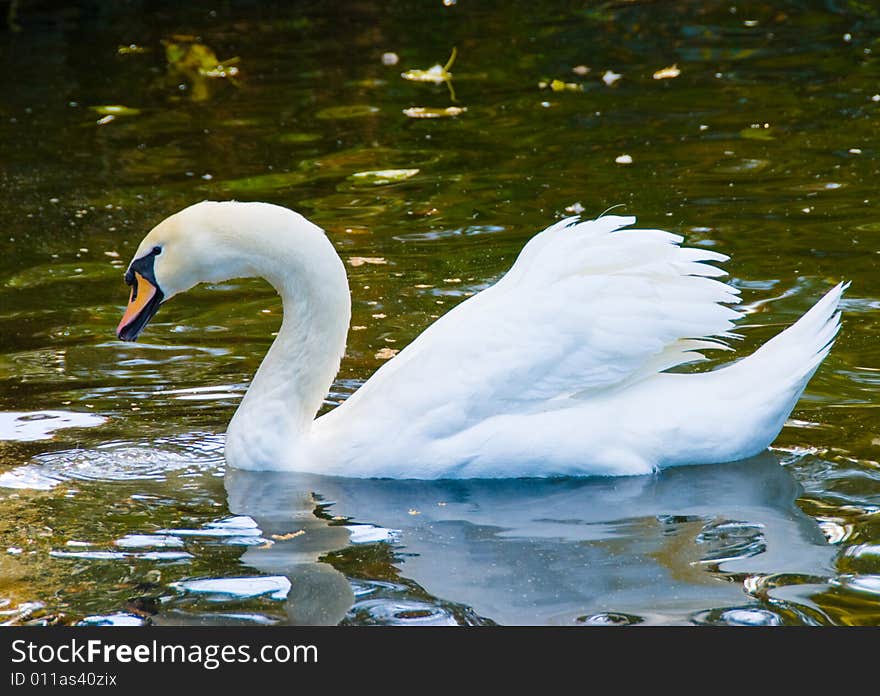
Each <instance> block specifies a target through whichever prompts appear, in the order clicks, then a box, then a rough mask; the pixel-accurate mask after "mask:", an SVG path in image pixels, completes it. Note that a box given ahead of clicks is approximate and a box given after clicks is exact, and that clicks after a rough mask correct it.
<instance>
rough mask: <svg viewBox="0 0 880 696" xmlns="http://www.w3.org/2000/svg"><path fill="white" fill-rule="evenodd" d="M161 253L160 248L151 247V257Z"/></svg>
mask: <svg viewBox="0 0 880 696" xmlns="http://www.w3.org/2000/svg"><path fill="white" fill-rule="evenodd" d="M161 253H162V247H160V246H154V247H153V255H154V256H158V255H159V254H161Z"/></svg>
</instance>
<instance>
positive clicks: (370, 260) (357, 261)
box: [348, 256, 388, 268]
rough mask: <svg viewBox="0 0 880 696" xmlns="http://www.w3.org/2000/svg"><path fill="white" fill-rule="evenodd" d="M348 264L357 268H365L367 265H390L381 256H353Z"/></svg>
mask: <svg viewBox="0 0 880 696" xmlns="http://www.w3.org/2000/svg"><path fill="white" fill-rule="evenodd" d="M348 262H349V263H350V264H351V265H352V266H354V267H355V268H357V267H358V266H363V265H364V264H365V263H366V264H369V265H371V266H384V265H385V264H386V263H388V261H387V260H386V259H383V258H382V257H381V256H352V257H351V258H350V259H349V260H348Z"/></svg>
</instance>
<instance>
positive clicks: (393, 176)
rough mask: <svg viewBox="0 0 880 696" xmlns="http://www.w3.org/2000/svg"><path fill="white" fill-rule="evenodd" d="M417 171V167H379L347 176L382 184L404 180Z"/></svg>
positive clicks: (359, 181)
mask: <svg viewBox="0 0 880 696" xmlns="http://www.w3.org/2000/svg"><path fill="white" fill-rule="evenodd" d="M418 173H419V170H418V169H379V170H376V171H372V172H355V173H354V174H352V175H351V176H350V177H349V178H350V179H352V180H354V181H356V182H358V183H361V184H370V185H373V186H382V185H384V184H392V183H396V182H398V181H404V180H406V179H409V178H410V177H413V176H415V175H416V174H418Z"/></svg>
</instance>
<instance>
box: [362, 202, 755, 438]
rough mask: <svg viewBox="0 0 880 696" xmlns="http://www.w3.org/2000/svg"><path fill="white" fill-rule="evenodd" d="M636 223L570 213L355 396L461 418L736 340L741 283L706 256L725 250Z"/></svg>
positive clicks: (522, 404) (600, 384) (595, 386)
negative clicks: (728, 279) (729, 281)
mask: <svg viewBox="0 0 880 696" xmlns="http://www.w3.org/2000/svg"><path fill="white" fill-rule="evenodd" d="M634 223H635V218H632V217H618V216H605V217H601V218H599V219H597V220H590V221H585V222H578V221H577V220H576V219H575V218H568V219H565V220H562V221H560V222H558V223H556V224H555V225H553V226H551V227H549V228H548V229H546V230H544V231H543V232H541V233H540V234H538V235H536V236H535V237H534V238H532V239H531V240H530V241H529V243H528V244H527V245H526V246H525V247H524V248H523V250H522V252H521V253H520V255H519V258H518V259H517V261H516V263H515V264H514V265H513V267H512V268H511V269H510V271H509V272H508V273H507V274H506V275H505V276H504V277H503V278H501V280H499V281H498V282H497V283H496V284H495V285H494V286H492V287H490V288H488V289H487V290H484V291H483V292H481V293H479V294H478V295H475V296H474V297H472V298H470V299H468V300H466V301H465V302H463V303H461V304H460V305H458V306H457V307H456V308H455V309H453V310H452V311H450V312H449V313H447V314H446V315H445V316H443V317H441V318H440V319H439V320H438V321H437V322H435V323H434V324H433V325H432V326H430V327H429V328H428V329H427V330H426V331H425V332H424V333H423V334H422V335H421V336H419V337H418V338H417V339H416V340H415V341H414V342H413V343H412V344H410V345H409V346H408V347H407V348H406V349H404V350H403V351H401V353H400V354H399V355H397V356H396V357H395V358H394V359H393V360H391V361H390V362H389V363H387V364H386V365H385V366H383V367H382V368H381V369H380V370H379V371H378V372H377V373H376V374H375V375H374V376H373V377H372V378H371V379H370V380H369V381H368V382H367V383H366V384H365V385H364V386H363V387H361V389H359V390H358V391H357V392H356V393H355V394H354V395H353V396H352V397H351V398H350V399H349V402H351V403H350V404H347V405H348V406H350V407H356V406H357V404H358V402H361V403H364V402H372V404H373V406H375V405H376V400H375V399H374V400H371V399H370V395H371V394H372V393H374V392H375V394H376V397H377V399H379V398H380V397H381V399H383V400H386V399H391V400H393V401H394V402H395V405H396V406H398V407H402V408H411V409H416V410H417V411H419V412H421V413H424V412H425V411H432V410H435V409H440V410H442V411H444V412H446V411H448V410H450V409H458V411H459V415H460V418H458V417H455V418H448V417H447V418H438V419H436V422H438V423H444V424H446V425H447V426H452V423H454V422H456V421H459V422H461V421H462V420H464V421H467V420H472V419H474V418H480V417H483V418H484V417H491V416H492V415H494V414H502V413H510V412H514V411H515V412H523V411H524V410H531V409H535V410H541V409H547V408H553V407H554V402H555V401H557V400H559V399H561V398H572V397H573V398H590V397H591V396H595V395H596V394H598V393H601V392H602V391H604V390H608V389H614V388H618V387H620V386H623V385H626V384H631V383H633V382H634V381H637V380H640V379H644V378H646V377H648V376H650V375H652V374H656V373H657V372H660V371H663V370H666V369H669V368H671V367H674V366H676V365H681V364H684V363H689V362H694V361H698V360H704V359H705V358H704V356H703V355H702V354H701V353H700V352H699V351H701V350H703V349H708V348H726V345H725V344H724V342H723V339H724V338H728V337H731V336H732V335H733V334H731V333H730V329H731V328H732V327H733V322H734V321H735V320H736V319H737V318H739V316H740V313H739V312H737V311H736V310H734V309H732V308H731V307H729V306H727V305H728V304H732V303H736V302H738V301H739V298H738V297H737V295H738V292H739V291H738V290H736V289H735V288H732V287H730V286H729V285H726V284H724V283H722V282H720V281H718V280H715V277H717V276H722V275H725V273H724V271H722V270H720V269H718V268H716V267H715V266H711V265H709V264H706V263H704V262H705V261H724V260H726V259H727V257H726V256H724V255H723V254H719V253H717V252H713V251H709V250H705V249H693V248H682V247H681V246H679V245H680V243H681V242H682V238H681V237H680V236H678V235H675V234H671V233H669V232H664V231H661V230H639V229H622V228H625V227H627V226H629V225H632V224H634ZM446 415H447V416H448V415H449V414H446ZM452 427H454V426H452Z"/></svg>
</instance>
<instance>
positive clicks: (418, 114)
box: [403, 106, 467, 118]
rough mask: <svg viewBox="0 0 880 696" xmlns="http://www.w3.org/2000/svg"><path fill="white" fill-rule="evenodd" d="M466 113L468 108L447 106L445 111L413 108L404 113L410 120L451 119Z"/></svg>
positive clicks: (422, 107) (405, 110)
mask: <svg viewBox="0 0 880 696" xmlns="http://www.w3.org/2000/svg"><path fill="white" fill-rule="evenodd" d="M465 111H467V108H466V107H463V106H447V107H446V108H445V109H432V108H430V107H427V106H411V107H410V108H408V109H404V110H403V113H404V115H405V116H409V117H410V118H450V117H452V116H460V115H461V114H463V113H464V112H465Z"/></svg>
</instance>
